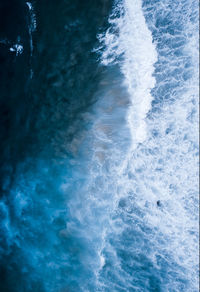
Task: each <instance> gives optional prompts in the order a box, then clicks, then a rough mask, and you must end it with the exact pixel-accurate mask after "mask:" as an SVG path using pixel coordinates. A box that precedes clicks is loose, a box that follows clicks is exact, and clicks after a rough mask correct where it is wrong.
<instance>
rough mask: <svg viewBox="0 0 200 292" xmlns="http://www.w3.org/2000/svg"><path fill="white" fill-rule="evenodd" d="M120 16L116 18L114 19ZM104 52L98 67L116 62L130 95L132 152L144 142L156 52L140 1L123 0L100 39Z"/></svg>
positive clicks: (129, 121) (129, 120) (129, 114)
mask: <svg viewBox="0 0 200 292" xmlns="http://www.w3.org/2000/svg"><path fill="white" fill-rule="evenodd" d="M117 15H120V16H119V17H116V16H117ZM100 41H101V42H102V43H103V44H104V46H105V50H104V51H103V54H102V63H103V64H105V65H108V64H110V63H113V62H117V61H118V60H119V58H122V60H121V61H120V67H121V71H122V73H123V74H124V77H125V79H124V83H125V85H126V86H127V88H128V92H129V94H130V100H131V106H130V107H129V112H128V116H127V120H128V123H129V126H130V131H131V136H132V148H135V147H136V146H137V144H138V143H141V142H143V141H144V140H145V138H146V122H145V118H146V114H147V113H148V111H149V110H150V108H151V102H152V96H151V93H150V91H151V89H152V88H153V87H154V85H155V78H154V77H153V76H152V74H153V72H154V63H155V62H156V60H157V52H156V49H155V46H154V44H153V43H152V36H151V32H150V31H149V30H148V27H147V25H146V23H145V18H144V15H143V12H142V7H141V1H131V0H124V1H123V2H122V3H121V4H119V5H117V6H116V7H115V9H114V12H113V14H112V15H111V17H110V28H109V29H108V31H107V32H106V33H105V35H101V36H100Z"/></svg>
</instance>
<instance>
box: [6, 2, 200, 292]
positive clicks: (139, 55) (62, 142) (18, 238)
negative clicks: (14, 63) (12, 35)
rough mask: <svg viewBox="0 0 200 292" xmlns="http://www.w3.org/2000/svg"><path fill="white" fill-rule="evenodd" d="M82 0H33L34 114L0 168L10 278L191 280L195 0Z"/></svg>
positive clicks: (56, 283) (44, 289)
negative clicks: (16, 152)
mask: <svg viewBox="0 0 200 292" xmlns="http://www.w3.org/2000/svg"><path fill="white" fill-rule="evenodd" d="M99 1H100V0H99ZM51 2H52V3H51ZM82 2H83V1H82ZM82 2H80V3H79V1H78V0H77V1H74V4H70V1H64V0H63V1H60V3H59V4H56V5H57V6H56V7H54V5H55V3H54V4H53V1H50V2H49V3H50V4H49V6H48V7H46V6H45V7H43V6H40V5H39V4H38V5H37V1H30V2H26V8H27V9H28V13H29V14H27V15H29V16H28V17H29V18H28V30H27V35H28V45H27V47H28V46H29V54H30V56H29V65H30V67H31V68H28V70H27V72H31V74H30V80H31V81H30V84H32V89H31V92H32V95H33V99H32V101H31V102H32V103H33V104H34V105H33V106H32V108H31V111H33V112H34V110H35V113H36V116H31V118H32V119H33V122H31V121H30V120H31V118H29V122H27V124H26V125H29V124H30V125H32V124H33V125H34V127H33V129H32V128H28V132H31V133H32V132H33V137H32V139H30V141H31V142H30V144H31V147H30V149H31V151H32V152H31V151H30V152H27V153H28V154H27V156H25V155H24V156H23V157H22V158H21V160H20V159H19V162H18V163H17V164H16V165H14V166H12V167H11V166H6V167H5V168H4V169H5V171H6V173H12V176H11V175H10V176H11V178H9V175H7V176H5V180H4V184H3V187H2V189H3V190H4V191H5V192H6V194H7V197H6V196H3V197H2V199H1V202H0V216H1V218H2V223H1V225H0V228H1V230H3V232H2V234H3V237H2V242H3V244H2V247H1V248H0V259H1V260H2V263H4V266H6V268H5V267H4V268H3V269H2V271H3V272H2V275H3V278H4V280H3V282H2V283H3V284H2V285H3V289H4V290H2V291H3V292H4V291H5V292H6V291H11V292H21V291H26V292H29V291H30V292H61V291H62V292H97V291H102V292H112V291H113V292H115V291H116V292H117V291H118V292H122V291H124V292H125V291H127V292H134V291H138V292H147V291H152V292H153V291H160V292H167V291H170V292H180V291H187V292H197V291H198V236H199V233H198V232H199V230H198V228H199V227H198V222H199V213H198V212H199V209H198V208H199V207H198V206H199V198H198V155H199V153H198V144H199V140H198V110H197V109H198V73H199V66H198V64H199V59H198V51H199V44H198V2H197V0H179V1H178V0H176V1H175V0H160V1H157V0H114V1H103V0H102V1H100V2H101V3H100V4H101V5H99V4H98V5H97V3H96V2H95V3H96V4H94V3H93V2H94V1H89V2H88V3H87V4H84V5H85V6H84V5H83V3H82ZM41 5H42V4H41ZM95 5H96V6H95ZM109 5H110V6H109ZM98 13H99V14H98ZM106 13H107V14H106ZM42 15H45V17H44V19H42ZM98 15H99V16H98ZM98 17H99V18H98ZM37 18H39V20H38V19H37ZM102 19H104V20H102ZM105 19H106V21H105ZM104 21H105V23H104ZM36 23H37V26H36ZM53 35H55V39H54V37H53ZM47 48H48V49H47ZM24 51H25V52H26V46H24ZM20 54H21V55H23V54H24V52H21V53H20ZM18 57H19V56H17V53H16V56H15V58H18ZM34 62H36V64H35V63H34ZM37 62H38V63H37ZM34 64H35V65H34ZM41 64H42V66H41ZM41 68H42V69H41ZM40 71H41V72H40ZM27 76H28V74H27ZM31 82H32V83H31ZM27 86H28V85H27ZM34 106H35V107H34ZM27 127H28V126H27ZM30 127H31V126H30ZM26 130H27V129H26ZM32 130H33V131H32ZM25 137H26V140H25V145H27V147H28V143H29V142H28V141H29V140H28V138H27V136H25ZM21 140H22V138H21ZM26 143H27V144H26ZM32 145H36V146H37V147H35V148H36V151H35V152H34V149H35V148H34V147H33V146H32ZM11 149H12V148H11ZM13 160H14V159H13ZM16 160H17V159H15V161H16ZM11 169H14V171H13V172H11ZM0 243H1V242H0ZM5 263H6V264H5ZM2 265H3V264H2ZM16 279H18V281H16ZM15 283H17V284H15ZM0 290H1V289H0Z"/></svg>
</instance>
